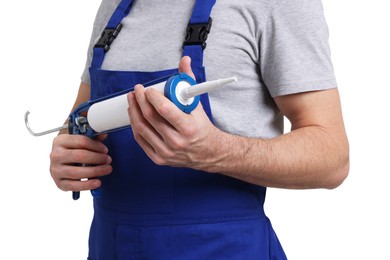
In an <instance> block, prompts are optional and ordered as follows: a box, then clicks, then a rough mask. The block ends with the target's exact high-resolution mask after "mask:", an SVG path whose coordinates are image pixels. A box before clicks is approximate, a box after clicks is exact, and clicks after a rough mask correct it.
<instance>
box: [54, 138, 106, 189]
mask: <svg viewBox="0 0 390 260" xmlns="http://www.w3.org/2000/svg"><path fill="white" fill-rule="evenodd" d="M106 137H107V135H102V136H99V137H98V139H96V140H93V139H91V138H89V137H86V136H83V135H69V134H62V135H58V136H57V137H56V138H55V139H54V141H53V147H52V151H51V154H50V173H51V176H52V178H53V180H54V182H55V183H56V185H57V187H58V188H60V189H61V190H64V191H82V190H93V189H96V188H98V187H100V185H101V182H100V180H99V179H94V178H97V177H101V176H104V175H107V174H110V173H111V171H112V167H111V165H110V163H111V157H110V156H109V155H108V154H107V152H108V149H107V147H106V146H105V145H104V144H103V143H102V142H101V141H102V140H104V139H105V138H106ZM82 164H86V165H92V166H88V167H83V166H81V165H82ZM81 179H88V180H83V181H81Z"/></svg>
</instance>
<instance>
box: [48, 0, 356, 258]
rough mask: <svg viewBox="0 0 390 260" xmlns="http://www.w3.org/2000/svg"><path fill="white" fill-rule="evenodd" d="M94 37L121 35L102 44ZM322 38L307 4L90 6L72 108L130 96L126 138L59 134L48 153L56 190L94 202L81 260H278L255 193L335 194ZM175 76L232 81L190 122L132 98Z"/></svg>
mask: <svg viewBox="0 0 390 260" xmlns="http://www.w3.org/2000/svg"><path fill="white" fill-rule="evenodd" d="M210 17H212V20H211V19H210ZM188 21H189V22H188ZM211 21H212V22H211ZM187 23H189V26H188V27H187ZM105 28H106V29H111V30H116V33H119V31H120V33H119V34H118V36H117V37H116V39H115V40H114V41H113V42H112V43H110V44H107V42H105V41H104V37H103V38H102V37H100V35H101V32H102V31H104V30H105ZM210 28H211V29H210ZM186 30H187V35H186ZM198 31H201V32H204V31H206V32H208V31H210V33H209V34H208V37H204V35H201V33H199V35H197V34H196V33H197V32H198ZM105 32H108V31H107V30H105ZM194 34H195V35H194ZM206 34H207V33H206ZM327 36H328V34H327V27H326V23H325V20H324V17H323V10H322V5H321V1H320V0H314V1H313V0H304V1H302V0H301V1H298V0H293V1H291V0H290V1H288V0H282V1H273V0H262V1H257V0H256V1H255V0H253V1H245V2H243V1H238V0H237V1H236V0H229V1H228V0H221V1H218V2H217V3H215V1H206V0H204V1H202V0H197V1H194V2H191V3H189V2H188V3H187V2H186V3H182V2H180V1H169V2H168V3H167V2H162V1H157V0H154V1H134V2H133V1H131V0H123V1H119V0H115V1H112V0H103V1H102V4H101V7H100V9H99V12H98V15H97V17H96V21H95V24H94V32H93V34H92V40H91V47H90V52H89V54H90V55H89V58H88V61H87V68H88V69H86V70H85V71H84V74H83V77H82V83H81V86H80V90H79V94H78V97H77V99H76V102H75V106H77V105H78V104H80V103H81V102H84V101H87V100H89V99H96V98H100V97H104V96H107V95H110V94H112V93H116V92H118V91H121V90H124V89H129V88H130V87H133V86H135V85H136V86H135V88H134V91H133V92H130V93H129V94H128V103H129V109H128V113H129V117H130V120H131V125H132V127H131V129H126V130H121V131H117V132H115V133H110V134H109V135H108V137H107V136H106V135H104V136H103V135H102V136H100V137H99V138H98V139H97V140H92V139H89V138H86V137H84V136H71V135H68V134H63V135H59V136H58V137H56V138H55V140H54V142H53V151H52V153H51V173H52V176H53V179H54V180H55V182H56V184H57V186H58V187H59V188H60V189H62V190H72V191H81V190H92V189H96V188H100V189H101V190H102V196H101V197H100V198H95V199H94V208H95V215H94V220H93V223H92V227H91V234H90V241H89V245H90V253H89V254H90V255H89V259H130V258H131V259H137V258H146V259H222V258H229V259H285V258H286V256H285V254H284V252H283V249H282V247H281V245H280V243H279V241H278V239H277V237H276V235H275V233H274V232H273V229H272V226H271V224H270V222H269V220H268V218H267V217H266V215H265V214H264V211H263V203H264V199H265V192H266V188H265V187H278V188H289V189H308V188H335V187H337V186H339V185H340V184H341V183H342V182H343V180H344V179H345V178H346V176H347V174H348V167H349V159H348V158H349V157H348V154H349V152H348V141H347V137H346V133H345V130H344V125H343V119H342V113H341V105H340V100H339V95H338V90H337V88H336V86H337V85H336V81H335V78H334V75H333V69H332V64H331V61H330V51H329V46H328V43H327ZM194 39H195V40H194ZM206 40H207V43H206ZM102 42H103V44H102ZM96 43H98V44H96ZM180 57H182V58H180ZM179 60H180V63H179ZM177 63H179V66H178V68H175V67H176V64H177ZM178 71H180V72H184V73H187V74H189V75H190V76H192V77H194V78H196V80H197V81H198V82H203V81H205V80H206V74H207V80H212V79H217V78H224V77H229V76H237V77H238V80H239V82H238V83H237V84H234V85H231V86H227V87H226V88H224V89H223V90H218V91H214V92H212V93H209V94H208V95H207V94H206V95H203V96H202V97H201V104H200V105H199V106H198V107H197V108H196V109H195V110H194V111H193V112H192V113H191V114H185V113H183V112H182V111H180V110H179V109H178V108H177V107H175V105H173V104H172V103H171V102H170V101H169V100H167V99H166V98H165V97H164V96H163V95H161V94H160V93H158V92H156V91H154V90H152V89H145V88H144V87H143V86H142V85H139V84H140V83H145V82H148V81H151V80H155V79H157V78H160V77H166V76H169V75H171V74H173V73H176V72H178ZM283 115H284V116H286V117H287V118H288V119H289V120H290V122H291V125H292V131H291V132H290V133H288V134H282V131H283V124H282V123H283ZM102 141H103V142H102ZM77 164H79V165H80V164H88V165H93V166H91V167H79V166H75V165H77ZM98 177H100V179H96V178H98ZM85 178H88V180H87V181H80V179H85Z"/></svg>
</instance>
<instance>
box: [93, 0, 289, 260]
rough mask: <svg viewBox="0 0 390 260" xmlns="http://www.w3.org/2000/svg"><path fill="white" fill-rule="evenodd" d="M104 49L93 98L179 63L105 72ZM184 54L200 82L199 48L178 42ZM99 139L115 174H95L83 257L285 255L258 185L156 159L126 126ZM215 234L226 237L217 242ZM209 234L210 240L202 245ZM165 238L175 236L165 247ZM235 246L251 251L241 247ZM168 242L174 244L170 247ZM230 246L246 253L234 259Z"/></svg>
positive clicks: (98, 52) (196, 20) (204, 14)
mask: <svg viewBox="0 0 390 260" xmlns="http://www.w3.org/2000/svg"><path fill="white" fill-rule="evenodd" d="M132 2H133V0H123V1H122V2H121V3H120V4H119V5H118V7H117V9H116V10H115V12H114V13H113V15H112V17H111V19H110V20H109V22H108V24H107V27H106V28H108V29H114V28H117V27H118V25H119V24H120V22H121V21H122V19H123V18H124V17H125V16H127V15H128V14H129V13H130V10H131V7H132ZM214 4H215V0H210V1H208V0H197V1H196V3H195V6H194V9H193V13H192V16H191V18H190V21H189V24H200V23H207V22H208V21H209V17H210V13H211V10H212V7H213V6H214ZM117 37H120V34H119V35H118V36H117ZM106 52H107V50H105V48H103V47H101V46H99V47H96V46H95V48H94V55H93V59H92V63H91V67H90V78H91V99H96V98H101V97H105V96H108V95H111V94H114V93H116V92H119V91H123V90H126V89H128V90H129V91H130V90H131V88H132V87H134V86H135V85H136V84H139V83H141V84H142V83H146V82H150V81H153V80H156V79H159V78H162V77H168V76H170V75H172V74H174V73H177V72H178V69H177V68H169V69H166V70H163V71H154V72H147V71H145V72H139V71H137V72H135V71H113V70H103V69H101V66H102V63H103V60H104V56H105V55H106ZM185 55H187V56H190V57H191V60H192V63H191V66H192V70H193V72H194V74H195V76H196V81H197V82H198V83H200V82H204V81H205V80H206V75H205V68H204V66H203V48H202V46H200V45H184V46H183V56H185ZM156 58H158V57H156ZM178 63H179V61H178ZM201 102H202V106H203V108H204V109H205V112H206V113H207V115H208V116H209V118H210V120H211V121H212V111H211V106H210V103H209V99H208V95H207V94H203V95H202V96H201ZM105 144H106V145H107V147H108V149H109V154H110V156H111V157H112V167H113V172H112V173H111V174H110V175H108V176H106V177H103V178H101V180H102V186H101V191H102V195H101V197H99V198H94V210H95V215H94V220H93V223H92V227H91V233H90V242H89V245H90V255H89V259H91V260H92V259H181V257H182V256H186V257H185V258H183V259H205V258H204V257H205V256H207V259H221V258H224V256H226V257H228V258H229V259H254V258H253V257H254V256H256V259H271V257H272V255H273V254H275V252H277V254H276V255H278V256H280V257H277V258H272V259H285V258H283V257H285V256H284V253H283V250H282V248H281V246H280V244H279V242H278V240H277V238H276V235H275V233H274V232H273V229H272V227H271V224H270V222H269V220H268V219H267V217H266V216H265V214H264V211H263V203H264V199H265V192H266V189H265V188H264V187H260V186H256V185H252V184H249V183H246V182H242V181H239V180H237V179H233V178H230V177H227V176H224V175H221V174H209V173H206V172H202V171H196V170H193V169H189V168H174V167H168V166H159V165H156V164H155V163H153V162H152V161H151V160H150V159H149V158H148V156H147V155H146V154H145V152H144V151H143V150H142V148H141V147H140V146H139V145H138V144H137V142H136V141H135V140H134V137H133V133H132V129H131V127H130V128H127V129H123V130H119V131H116V132H112V133H109V135H108V138H107V139H106V140H105ZM228 230H230V231H228ZM197 232H199V233H197ZM245 232H246V234H245ZM198 234H203V235H205V237H202V236H200V237H198ZM229 234H230V235H229ZM220 235H222V239H223V240H225V241H218V240H221V237H219V236H220ZM191 236H193V237H192V238H191ZM214 236H215V237H214ZM213 237H214V238H213ZM240 237H241V238H240ZM170 239H171V240H170ZM205 239H206V240H205ZM207 239H210V240H211V241H210V242H208V243H206V244H207V246H205V245H204V244H205V242H206V241H207ZM237 239H238V240H237ZM253 240H255V241H253ZM164 241H165V242H166V243H165V242H164ZM167 241H174V242H172V244H170V245H168V242H167ZM145 243H147V244H145ZM159 243H161V244H159ZM221 243H222V244H221ZM223 243H225V244H223ZM241 244H247V245H251V248H253V249H251V250H249V249H247V250H246V252H244V253H243V252H242V249H243V248H242V247H241V246H240V245H241ZM152 245H153V246H152ZM201 245H202V246H201ZM172 246H173V247H174V249H172V248H171V249H169V248H170V247H172ZM197 247H199V248H198V249H196V250H195V251H194V250H193V249H192V248H197ZM223 247H228V248H225V249H223ZM221 248H222V249H221ZM244 248H245V246H244ZM172 250H173V251H172ZM175 250H177V252H176V251H175ZM180 250H188V252H181V251H180ZM190 251H191V252H190ZM192 251H194V252H192ZM164 252H165V253H164ZM234 252H235V253H237V254H238V253H239V255H240V256H241V257H242V256H244V258H241V257H240V258H235V256H234V255H235V253H234ZM166 254H169V255H166ZM175 255H176V256H177V257H179V258H176V257H175ZM213 256H215V257H213ZM237 256H238V255H237ZM245 256H248V257H249V258H248V257H245ZM257 256H264V258H258V257H257Z"/></svg>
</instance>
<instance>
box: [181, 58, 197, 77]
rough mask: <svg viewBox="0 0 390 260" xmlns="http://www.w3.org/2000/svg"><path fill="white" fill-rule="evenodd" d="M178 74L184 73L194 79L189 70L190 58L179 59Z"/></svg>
mask: <svg viewBox="0 0 390 260" xmlns="http://www.w3.org/2000/svg"><path fill="white" fill-rule="evenodd" d="M179 72H183V73H186V74H188V75H190V76H191V77H192V78H194V79H195V75H194V73H193V72H192V69H191V58H190V57H189V56H184V57H183V58H181V60H180V63H179Z"/></svg>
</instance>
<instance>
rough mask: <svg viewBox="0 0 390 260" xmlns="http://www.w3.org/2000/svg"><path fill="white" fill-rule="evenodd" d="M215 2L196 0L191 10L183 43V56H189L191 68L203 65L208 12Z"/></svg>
mask: <svg viewBox="0 0 390 260" xmlns="http://www.w3.org/2000/svg"><path fill="white" fill-rule="evenodd" d="M215 2H216V0H196V3H195V6H194V9H193V11H192V15H191V18H190V21H189V23H188V27H187V35H186V38H185V41H184V44H183V56H190V57H191V60H192V63H191V64H192V67H193V68H195V67H201V66H203V50H204V49H205V48H206V40H207V35H208V33H209V32H210V29H211V24H212V19H211V17H210V14H211V10H212V8H213V6H214V4H215Z"/></svg>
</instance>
